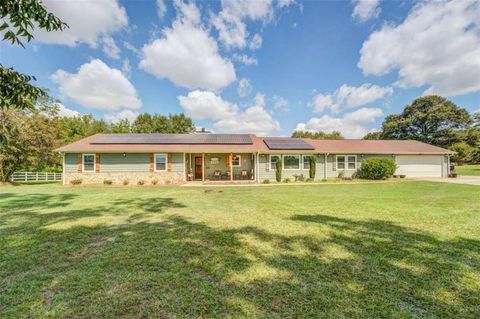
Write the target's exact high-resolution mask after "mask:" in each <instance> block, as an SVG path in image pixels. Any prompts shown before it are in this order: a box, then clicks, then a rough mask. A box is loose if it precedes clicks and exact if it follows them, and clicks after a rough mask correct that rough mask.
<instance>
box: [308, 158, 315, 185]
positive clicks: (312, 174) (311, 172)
mask: <svg viewBox="0 0 480 319" xmlns="http://www.w3.org/2000/svg"><path fill="white" fill-rule="evenodd" d="M309 163H310V169H309V170H308V174H309V176H308V177H310V178H311V179H312V180H313V179H315V174H316V172H317V157H316V156H315V155H312V156H310V158H309Z"/></svg>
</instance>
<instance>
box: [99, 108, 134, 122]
mask: <svg viewBox="0 0 480 319" xmlns="http://www.w3.org/2000/svg"><path fill="white" fill-rule="evenodd" d="M139 114H140V113H139V112H136V111H132V110H122V111H120V112H116V113H110V114H105V116H104V118H105V121H107V122H110V123H118V122H120V121H121V120H124V119H127V120H129V121H130V122H133V121H135V119H136V118H137V117H138V115H139Z"/></svg>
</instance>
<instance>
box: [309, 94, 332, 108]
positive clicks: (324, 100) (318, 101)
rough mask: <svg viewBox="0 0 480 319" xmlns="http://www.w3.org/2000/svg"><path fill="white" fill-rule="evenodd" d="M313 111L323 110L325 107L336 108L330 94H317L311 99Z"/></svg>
mask: <svg viewBox="0 0 480 319" xmlns="http://www.w3.org/2000/svg"><path fill="white" fill-rule="evenodd" d="M312 106H313V111H314V112H316V113H320V112H323V111H325V110H327V109H331V110H336V108H337V107H336V105H335V103H333V98H332V95H331V94H317V95H315V96H314V97H313V99H312Z"/></svg>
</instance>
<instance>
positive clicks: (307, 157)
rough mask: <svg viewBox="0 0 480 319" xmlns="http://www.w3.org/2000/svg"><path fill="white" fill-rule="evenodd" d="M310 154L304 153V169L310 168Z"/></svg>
mask: <svg viewBox="0 0 480 319" xmlns="http://www.w3.org/2000/svg"><path fill="white" fill-rule="evenodd" d="M310 157H311V156H310V155H303V156H302V158H303V169H310Z"/></svg>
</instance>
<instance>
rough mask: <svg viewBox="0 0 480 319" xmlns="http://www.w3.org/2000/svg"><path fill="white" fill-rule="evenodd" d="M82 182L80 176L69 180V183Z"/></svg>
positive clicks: (77, 183) (76, 183)
mask: <svg viewBox="0 0 480 319" xmlns="http://www.w3.org/2000/svg"><path fill="white" fill-rule="evenodd" d="M81 183H82V179H81V178H75V179H72V180H71V181H70V184H72V185H80V184H81Z"/></svg>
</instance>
